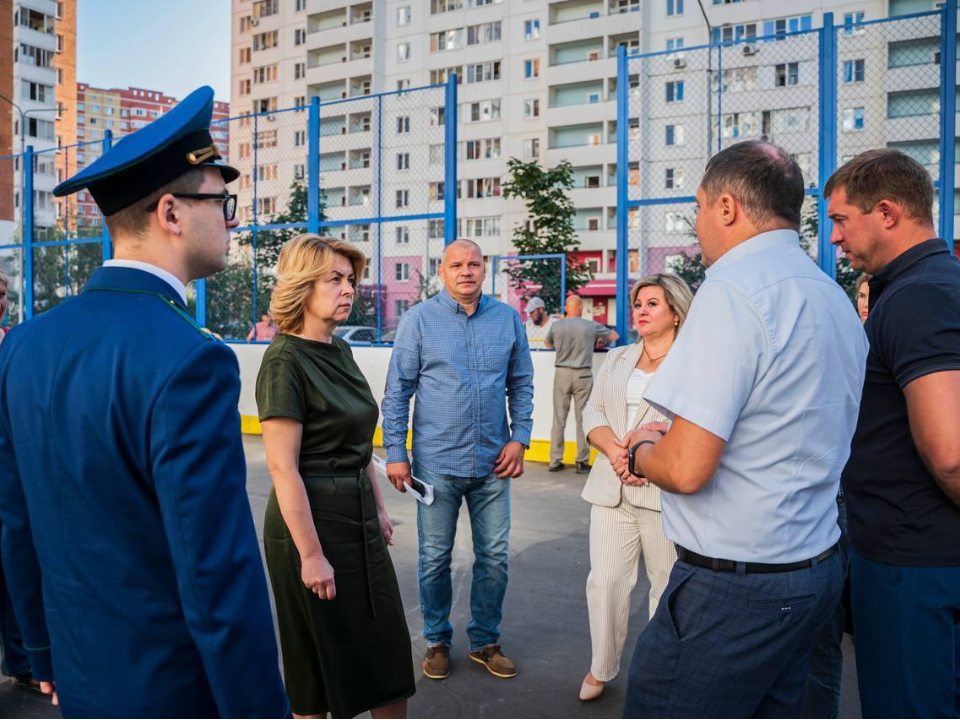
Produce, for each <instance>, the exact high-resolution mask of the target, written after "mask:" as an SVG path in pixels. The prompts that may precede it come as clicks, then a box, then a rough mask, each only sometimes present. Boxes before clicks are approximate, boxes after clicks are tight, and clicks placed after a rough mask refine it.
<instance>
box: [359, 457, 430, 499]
mask: <svg viewBox="0 0 960 720" xmlns="http://www.w3.org/2000/svg"><path fill="white" fill-rule="evenodd" d="M373 466H374V467H375V468H376V469H377V473H378V474H379V475H380V477H382V478H383V479H384V480H386V481H387V482H390V480H389V478H387V461H386V460H384V459H382V458H379V457H377V456H376V455H374V456H373ZM410 480H411V481H412V482H411V483H404V485H406V486H407V490H408V491H409V493H410V494H411V495H413V497H414V498H416V500H417V502H422V503H423V504H424V505H432V504H433V485H431V484H430V483H425V482H423V481H422V480H418V479H417V478H415V477H413V476H412V475H411V476H410Z"/></svg>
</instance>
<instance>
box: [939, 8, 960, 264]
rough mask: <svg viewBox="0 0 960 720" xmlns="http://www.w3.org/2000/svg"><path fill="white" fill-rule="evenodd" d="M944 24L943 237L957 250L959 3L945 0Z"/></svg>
mask: <svg viewBox="0 0 960 720" xmlns="http://www.w3.org/2000/svg"><path fill="white" fill-rule="evenodd" d="M942 12H943V19H942V21H941V26H940V237H942V238H943V239H944V240H946V241H947V245H949V246H950V252H953V241H954V237H953V212H954V207H953V206H954V197H953V193H954V187H955V185H954V183H955V177H954V176H955V174H956V173H955V167H956V166H955V165H954V163H956V161H957V159H956V142H957V141H956V137H957V95H956V87H957V4H956V3H955V2H946V3H944V4H943V11H942Z"/></svg>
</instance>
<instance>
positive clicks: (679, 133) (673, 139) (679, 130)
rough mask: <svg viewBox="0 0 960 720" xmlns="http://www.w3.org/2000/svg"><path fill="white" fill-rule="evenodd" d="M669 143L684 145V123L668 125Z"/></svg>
mask: <svg viewBox="0 0 960 720" xmlns="http://www.w3.org/2000/svg"><path fill="white" fill-rule="evenodd" d="M667 145H683V125H667Z"/></svg>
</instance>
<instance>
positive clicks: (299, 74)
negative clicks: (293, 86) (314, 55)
mask: <svg viewBox="0 0 960 720" xmlns="http://www.w3.org/2000/svg"><path fill="white" fill-rule="evenodd" d="M306 76H307V64H306V63H302V62H298V63H294V65H293V79H294V80H303V78H305V77H306Z"/></svg>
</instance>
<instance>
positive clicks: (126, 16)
mask: <svg viewBox="0 0 960 720" xmlns="http://www.w3.org/2000/svg"><path fill="white" fill-rule="evenodd" d="M77 13H78V16H77V81H78V82H85V83H88V84H90V85H93V86H95V87H102V88H113V87H117V88H125V87H140V88H146V89H149V90H159V91H160V92H163V93H166V94H167V95H171V96H173V97H175V98H177V99H178V100H179V99H182V98H184V97H185V96H186V95H187V94H189V93H190V91H192V90H194V89H196V88H198V87H200V86H201V85H210V86H211V87H212V88H213V89H214V90H215V91H216V95H217V100H229V99H230V0H83V1H82V2H78V3H77Z"/></svg>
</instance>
